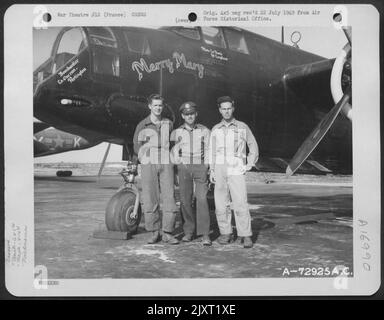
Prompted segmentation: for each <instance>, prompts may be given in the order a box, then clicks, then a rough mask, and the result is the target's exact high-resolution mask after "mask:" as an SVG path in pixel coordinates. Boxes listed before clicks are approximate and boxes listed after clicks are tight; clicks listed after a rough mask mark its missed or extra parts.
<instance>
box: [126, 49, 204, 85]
mask: <svg viewBox="0 0 384 320" xmlns="http://www.w3.org/2000/svg"><path fill="white" fill-rule="evenodd" d="M180 67H183V68H185V69H189V70H193V71H195V70H196V71H197V74H198V76H199V78H200V79H202V78H203V77H204V65H202V64H200V63H197V62H192V61H188V60H187V58H186V57H185V55H184V53H179V52H174V53H173V54H172V58H171V59H164V60H160V61H156V62H152V63H149V62H147V61H146V60H145V59H144V58H140V60H138V61H133V62H132V70H133V71H136V72H137V74H138V79H139V81H141V80H142V79H143V73H144V72H146V73H148V74H149V73H152V72H155V71H159V70H160V69H166V70H168V72H169V73H171V74H172V73H174V71H175V70H176V69H179V68H180Z"/></svg>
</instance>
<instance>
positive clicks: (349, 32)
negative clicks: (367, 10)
mask: <svg viewBox="0 0 384 320" xmlns="http://www.w3.org/2000/svg"><path fill="white" fill-rule="evenodd" d="M343 31H344V34H345V36H346V37H347V39H348V43H349V45H351V46H352V28H351V27H343Z"/></svg>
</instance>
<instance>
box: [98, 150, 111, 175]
mask: <svg viewBox="0 0 384 320" xmlns="http://www.w3.org/2000/svg"><path fill="white" fill-rule="evenodd" d="M110 148H111V144H110V143H108V147H107V150H105V153H104V157H103V161H102V162H101V166H100V169H99V173H98V174H97V177H98V178H100V176H101V173H102V172H103V169H104V165H105V160H107V157H108V153H109V149H110Z"/></svg>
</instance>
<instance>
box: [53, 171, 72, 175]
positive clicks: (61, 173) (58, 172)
mask: <svg viewBox="0 0 384 320" xmlns="http://www.w3.org/2000/svg"><path fill="white" fill-rule="evenodd" d="M56 176H58V177H70V176H72V171H71V170H59V171H56Z"/></svg>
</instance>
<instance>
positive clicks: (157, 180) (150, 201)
mask: <svg viewBox="0 0 384 320" xmlns="http://www.w3.org/2000/svg"><path fill="white" fill-rule="evenodd" d="M172 129H173V123H172V121H170V120H169V119H167V118H163V119H162V120H161V121H160V123H159V124H155V123H153V122H152V121H151V118H150V116H148V117H147V118H145V119H144V120H142V121H141V122H139V124H138V125H137V127H136V130H135V133H134V138H133V143H134V151H135V153H136V154H137V155H138V160H139V161H140V163H141V182H142V193H141V197H142V202H143V211H144V219H145V229H146V230H147V231H160V227H161V225H162V230H163V231H165V232H168V233H171V232H173V231H174V227H175V220H176V211H177V207H176V203H175V197H174V170H173V166H174V165H173V164H172V163H171V162H170V156H169V147H170V142H169V138H170V133H171V132H172ZM160 200H161V202H162V212H163V216H162V223H160Z"/></svg>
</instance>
